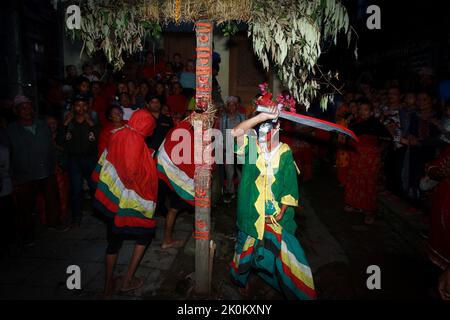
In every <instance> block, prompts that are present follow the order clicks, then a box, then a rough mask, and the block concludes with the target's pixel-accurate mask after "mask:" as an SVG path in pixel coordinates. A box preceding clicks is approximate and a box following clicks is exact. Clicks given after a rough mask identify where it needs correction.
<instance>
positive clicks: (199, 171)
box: [194, 20, 213, 295]
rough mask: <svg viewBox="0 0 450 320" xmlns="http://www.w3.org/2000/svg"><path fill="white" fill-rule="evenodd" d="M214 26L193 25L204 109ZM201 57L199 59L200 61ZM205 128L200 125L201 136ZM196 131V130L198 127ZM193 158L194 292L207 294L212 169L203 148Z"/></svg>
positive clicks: (200, 100)
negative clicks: (200, 161) (206, 161)
mask: <svg viewBox="0 0 450 320" xmlns="http://www.w3.org/2000/svg"><path fill="white" fill-rule="evenodd" d="M212 38H213V23H212V22H211V21H206V20H202V21H198V22H197V23H196V39H197V49H196V52H197V59H196V61H197V69H196V96H195V100H196V106H197V109H201V110H206V109H207V108H208V105H209V104H210V103H211V92H212V40H213V39H212ZM199 57H201V58H199ZM204 128H205V125H202V133H203V130H204ZM197 129H198V128H197ZM194 139H197V141H196V143H197V144H196V145H197V146H200V145H203V146H204V145H205V141H204V137H203V134H201V135H195V138H194ZM195 153H196V155H195V156H196V159H202V163H201V164H199V165H197V166H196V169H195V178H194V183H195V239H196V241H195V292H196V293H197V294H200V295H208V294H209V293H210V292H209V291H210V281H211V275H210V270H211V268H210V247H209V241H210V231H211V230H210V223H211V220H210V219H211V167H210V166H209V165H207V164H206V163H205V161H204V159H203V148H195Z"/></svg>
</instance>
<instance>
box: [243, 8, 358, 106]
mask: <svg viewBox="0 0 450 320" xmlns="http://www.w3.org/2000/svg"><path fill="white" fill-rule="evenodd" d="M341 31H342V32H344V33H345V34H346V35H347V40H348V43H349V44H350V41H351V29H350V24H349V18H348V15H347V11H346V9H345V7H344V6H343V5H342V4H340V3H339V2H337V1H335V0H309V1H295V0H277V1H263V0H254V1H253V8H252V17H251V19H250V21H249V37H250V36H251V37H252V41H253V50H254V51H255V53H256V55H257V56H258V58H259V59H260V60H261V62H262V64H263V66H264V68H266V69H268V68H269V65H270V62H273V64H274V65H275V67H276V69H277V71H278V76H279V78H280V80H281V81H282V82H283V84H284V85H285V86H286V87H287V88H288V89H289V91H290V92H292V93H293V95H294V96H295V98H296V99H297V100H299V101H301V102H302V103H303V104H305V106H306V107H307V108H308V107H309V104H310V101H312V100H313V99H314V98H315V97H316V94H317V92H318V90H319V89H320V82H329V81H330V80H331V78H332V77H333V75H332V74H331V73H328V74H326V75H325V74H322V72H321V70H320V69H318V65H317V63H318V59H319V57H320V55H321V52H322V51H321V48H322V44H323V43H324V41H330V40H331V41H333V42H334V43H336V42H337V38H338V34H339V33H340V32H341ZM327 99H328V96H326V95H325V96H324V97H323V99H322V103H321V104H322V106H326V104H327Z"/></svg>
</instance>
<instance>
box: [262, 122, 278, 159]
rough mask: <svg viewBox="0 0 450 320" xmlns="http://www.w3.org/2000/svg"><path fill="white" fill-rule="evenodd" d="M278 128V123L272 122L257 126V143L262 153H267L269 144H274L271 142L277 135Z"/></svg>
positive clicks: (269, 148)
mask: <svg viewBox="0 0 450 320" xmlns="http://www.w3.org/2000/svg"><path fill="white" fill-rule="evenodd" d="M279 127H280V123H279V122H276V123H274V122H272V121H266V122H263V123H262V124H261V125H260V126H259V128H258V142H259V145H260V146H261V147H262V148H263V150H264V151H266V152H267V151H270V150H271V144H272V143H275V141H272V140H273V138H274V137H275V135H277V133H278V131H279ZM275 138H276V137H275Z"/></svg>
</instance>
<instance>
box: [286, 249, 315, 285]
mask: <svg viewBox="0 0 450 320" xmlns="http://www.w3.org/2000/svg"><path fill="white" fill-rule="evenodd" d="M281 259H282V261H283V262H284V263H285V264H288V265H289V266H290V268H291V272H292V273H293V274H294V275H295V276H296V277H297V278H298V279H300V280H301V281H302V282H304V283H305V284H306V285H307V286H308V287H310V288H311V289H314V282H313V278H312V273H311V269H310V268H309V267H308V266H305V265H304V264H301V263H300V262H299V261H298V260H297V259H296V258H295V256H294V255H293V254H292V253H291V252H289V251H288V250H287V246H286V243H285V242H284V241H282V242H281Z"/></svg>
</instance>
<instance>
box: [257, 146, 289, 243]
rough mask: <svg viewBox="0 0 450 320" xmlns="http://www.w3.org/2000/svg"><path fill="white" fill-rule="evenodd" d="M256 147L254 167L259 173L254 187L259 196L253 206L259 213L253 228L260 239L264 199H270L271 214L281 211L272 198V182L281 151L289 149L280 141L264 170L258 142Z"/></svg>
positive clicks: (261, 235) (263, 225) (264, 218)
mask: <svg viewBox="0 0 450 320" xmlns="http://www.w3.org/2000/svg"><path fill="white" fill-rule="evenodd" d="M256 148H257V149H256V150H257V152H258V158H257V160H256V167H257V168H258V169H259V171H260V172H261V174H260V175H259V176H258V178H257V179H256V181H255V184H256V187H257V189H258V191H259V197H258V199H256V202H255V208H256V211H257V212H258V214H259V217H258V219H257V220H256V222H255V229H256V232H257V233H258V239H259V240H262V238H263V237H264V227H265V223H266V201H272V203H273V205H274V207H275V213H274V214H273V216H274V217H276V216H277V215H278V214H279V213H280V211H281V208H280V206H279V204H278V202H277V201H274V199H273V195H272V184H273V183H274V182H275V181H276V178H275V174H274V171H276V170H277V169H278V167H279V166H280V159H281V156H282V154H283V153H285V152H287V151H289V150H290V148H289V146H288V145H287V144H285V143H281V145H280V146H279V148H278V150H277V152H276V153H275V154H274V155H273V157H272V159H271V160H270V161H271V166H268V167H267V172H266V160H265V159H264V156H263V155H262V154H261V148H260V146H259V144H258V143H257V145H256ZM269 176H271V177H273V179H271V181H270V182H269V178H268V177H269Z"/></svg>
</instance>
